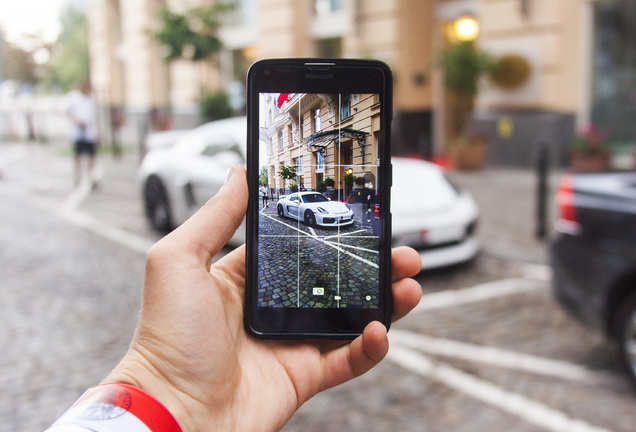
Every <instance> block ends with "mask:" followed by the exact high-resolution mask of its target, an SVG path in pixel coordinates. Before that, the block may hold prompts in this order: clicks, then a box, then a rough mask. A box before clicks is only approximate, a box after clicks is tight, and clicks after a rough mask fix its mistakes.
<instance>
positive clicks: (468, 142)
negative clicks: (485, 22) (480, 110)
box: [439, 42, 492, 167]
mask: <svg viewBox="0 0 636 432" xmlns="http://www.w3.org/2000/svg"><path fill="white" fill-rule="evenodd" d="M439 64H440V67H441V70H442V79H443V83H444V87H445V88H446V90H447V97H446V102H447V106H448V112H449V114H450V115H449V121H448V128H447V134H448V139H449V140H448V147H447V150H448V153H449V156H450V157H451V158H452V159H453V160H454V161H457V160H458V159H462V160H465V159H466V158H467V157H469V156H471V157H472V159H474V161H472V162H471V163H469V165H470V166H471V167H479V166H481V162H482V160H483V157H484V153H485V142H484V140H483V139H481V138H482V137H481V136H478V135H474V136H471V135H470V134H469V130H468V123H469V121H470V116H471V114H472V112H473V108H474V105H475V97H476V96H477V93H478V90H479V79H480V78H481V77H482V76H483V74H485V73H487V72H489V70H490V68H491V64H492V61H491V59H490V56H489V55H488V53H486V52H485V51H482V50H479V49H477V48H476V47H475V45H474V43H472V42H460V43H456V44H452V45H450V46H448V47H447V48H446V49H444V50H443V51H442V52H441V53H440V58H439ZM466 153H467V154H466ZM460 164H461V163H460Z"/></svg>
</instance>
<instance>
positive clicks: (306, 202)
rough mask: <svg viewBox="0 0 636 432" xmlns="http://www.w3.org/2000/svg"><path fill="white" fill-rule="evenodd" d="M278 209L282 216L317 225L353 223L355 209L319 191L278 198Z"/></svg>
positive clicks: (331, 225) (309, 224)
mask: <svg viewBox="0 0 636 432" xmlns="http://www.w3.org/2000/svg"><path fill="white" fill-rule="evenodd" d="M276 211H277V212H278V216H280V217H289V218H292V219H296V220H299V221H302V222H305V224H306V225H308V226H311V227H315V226H323V227H334V226H338V225H351V224H352V223H353V210H351V209H350V208H349V206H348V205H346V204H345V203H341V202H338V201H329V199H327V198H325V196H324V195H322V194H321V193H318V192H296V193H293V194H291V195H287V196H283V197H281V198H280V199H279V200H278V204H277V205H276Z"/></svg>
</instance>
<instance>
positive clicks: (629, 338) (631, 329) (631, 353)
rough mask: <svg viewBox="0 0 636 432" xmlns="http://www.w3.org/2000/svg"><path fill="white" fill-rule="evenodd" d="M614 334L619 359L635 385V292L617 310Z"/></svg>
mask: <svg viewBox="0 0 636 432" xmlns="http://www.w3.org/2000/svg"><path fill="white" fill-rule="evenodd" d="M616 334H617V335H618V342H619V345H618V348H619V351H620V354H621V359H622V361H623V364H624V365H625V367H626V369H627V372H628V373H629V376H630V378H631V379H632V383H633V384H634V385H636V293H634V294H632V295H630V296H629V297H628V298H627V300H626V301H625V302H623V305H622V306H621V307H620V309H619V310H618V313H617V315H616Z"/></svg>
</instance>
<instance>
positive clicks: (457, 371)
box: [0, 144, 636, 432]
mask: <svg viewBox="0 0 636 432" xmlns="http://www.w3.org/2000/svg"><path fill="white" fill-rule="evenodd" d="M101 159H102V163H101V166H102V169H103V179H102V181H101V182H100V186H99V188H98V189H97V190H96V191H90V189H87V188H85V189H82V188H79V189H74V188H73V184H72V164H71V160H70V158H69V156H68V154H67V153H66V152H64V151H63V150H62V147H60V146H56V145H52V144H49V145H48V146H42V145H34V144H19V145H9V144H0V172H1V173H2V174H1V175H2V179H0V202H1V203H2V204H1V205H0V268H1V270H2V278H1V279H0V281H1V282H0V347H1V348H0V353H1V354H0V388H1V389H2V390H3V391H2V393H1V394H0V432H5V431H6V432H8V431H27V432H28V431H41V430H43V429H44V428H46V426H48V425H49V424H50V423H51V422H52V421H53V420H54V419H55V418H56V417H57V416H58V415H60V414H61V413H62V412H63V411H64V410H65V409H66V408H68V406H70V404H71V403H72V402H73V401H74V400H75V399H76V398H77V397H78V396H79V395H80V394H81V393H82V392H83V391H84V390H85V389H86V388H87V387H89V386H92V385H94V384H96V383H98V382H99V381H100V379H101V378H102V377H103V376H104V375H105V374H107V373H108V371H109V370H110V369H111V368H112V367H113V366H114V365H115V364H116V362H117V361H118V359H119V358H120V357H121V355H122V354H123V353H124V352H125V350H126V348H127V346H128V343H129V340H130V337H131V336H132V332H133V330H134V325H135V320H136V314H137V309H138V306H139V297H140V294H141V287H142V283H143V267H144V260H145V256H144V255H145V251H146V250H147V248H148V247H149V246H150V245H151V244H152V243H153V242H154V241H156V240H157V239H158V238H159V235H158V234H157V233H154V232H153V231H152V230H150V229H149V228H148V227H147V224H146V223H145V220H144V218H143V214H142V209H141V202H140V197H139V195H138V193H137V191H138V190H139V189H138V187H137V185H136V173H135V166H136V157H135V155H131V154H128V155H125V156H124V158H123V159H122V160H120V161H115V160H113V159H112V158H111V157H110V156H102V158H101ZM451 176H452V177H453V178H454V179H455V181H456V182H458V183H459V184H460V185H462V186H464V187H466V188H467V189H469V190H470V191H471V192H473V195H474V196H475V197H476V199H477V201H478V203H479V204H480V206H481V208H482V218H481V222H480V236H481V239H482V242H483V243H484V252H483V253H482V254H481V255H480V256H479V257H478V258H477V259H475V260H474V261H473V262H471V263H469V264H466V265H462V266H458V267H453V268H450V269H444V270H439V271H434V272H428V273H423V274H421V275H419V276H418V280H419V281H420V283H421V284H422V287H423V292H424V298H423V300H422V302H421V303H420V305H419V306H418V308H417V309H416V310H415V311H414V312H413V313H411V314H410V315H409V316H408V317H406V318H405V319H403V320H402V321H400V322H399V323H396V324H395V325H394V326H393V328H392V330H391V332H390V338H391V346H392V348H391V351H390V353H389V355H388V358H387V359H386V360H385V361H383V362H382V363H381V364H380V366H378V367H377V368H375V369H374V370H373V371H371V372H369V373H368V374H366V375H365V376H363V377H361V378H359V379H357V380H355V381H352V382H350V383H347V384H345V385H343V386H340V387H338V388H335V389H332V390H329V391H326V392H324V393H322V394H320V395H318V396H317V397H315V398H314V399H312V400H311V401H309V402H308V403H306V404H305V405H304V406H303V407H301V408H300V410H299V411H298V413H297V414H296V415H295V416H294V418H292V420H291V421H290V422H289V424H288V425H287V426H286V427H285V428H284V431H286V432H292V431H302V432H312V431H357V430H364V431H393V430H401V429H403V430H418V431H440V432H441V431H445V432H447V431H482V430H484V431H486V430H487V431H511V430H514V431H523V432H525V431H564V432H565V431H631V430H633V429H634V426H633V425H635V424H636V410H635V409H634V404H635V402H636V393H635V392H634V390H633V389H632V387H631V386H630V385H629V383H628V382H627V379H626V377H625V376H624V375H623V373H622V371H621V369H620V366H619V364H618V360H617V357H616V353H615V349H614V347H613V346H612V345H611V344H609V343H607V342H605V341H604V340H603V339H602V338H601V337H600V336H599V335H598V334H595V333H591V332H590V331H588V330H587V329H585V328H583V327H581V326H580V325H579V324H578V323H576V322H575V321H573V320H572V319H571V318H570V317H569V316H568V315H567V314H565V313H564V312H563V311H562V310H561V309H560V307H559V306H558V305H557V304H556V303H555V301H554V300H553V299H552V296H551V293H550V289H549V285H550V272H549V269H548V268H547V267H546V265H545V249H544V245H543V243H542V242H540V241H538V240H536V239H535V238H534V235H533V233H534V227H533V218H532V216H531V214H532V207H533V202H534V201H533V200H534V197H533V189H534V178H533V175H532V173H528V172H526V171H514V170H496V169H486V170H483V171H480V172H475V173H451ZM272 402H273V403H275V401H272Z"/></svg>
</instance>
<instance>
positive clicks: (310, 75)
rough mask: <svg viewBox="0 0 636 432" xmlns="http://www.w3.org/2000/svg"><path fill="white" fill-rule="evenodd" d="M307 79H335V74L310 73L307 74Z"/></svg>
mask: <svg viewBox="0 0 636 432" xmlns="http://www.w3.org/2000/svg"><path fill="white" fill-rule="evenodd" d="M305 78H307V79H334V75H333V72H331V73H315V72H308V73H306V74H305Z"/></svg>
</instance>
